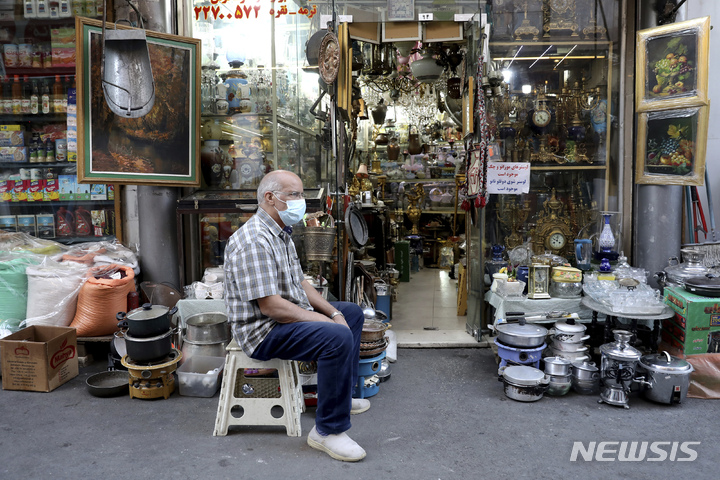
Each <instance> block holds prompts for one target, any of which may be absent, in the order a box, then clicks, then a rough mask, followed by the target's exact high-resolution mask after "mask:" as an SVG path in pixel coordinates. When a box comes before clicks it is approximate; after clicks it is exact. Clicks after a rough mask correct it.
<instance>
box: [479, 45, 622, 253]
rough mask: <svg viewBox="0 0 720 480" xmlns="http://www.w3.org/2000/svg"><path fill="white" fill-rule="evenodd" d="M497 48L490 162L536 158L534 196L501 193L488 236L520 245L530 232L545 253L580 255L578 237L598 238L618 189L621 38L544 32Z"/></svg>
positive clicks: (490, 88) (490, 83)
mask: <svg viewBox="0 0 720 480" xmlns="http://www.w3.org/2000/svg"><path fill="white" fill-rule="evenodd" d="M551 33H552V32H551ZM553 35H554V34H553ZM489 47H490V51H491V52H492V58H493V62H492V63H491V70H490V72H489V73H488V78H487V80H486V82H485V95H486V98H487V102H486V107H487V113H488V124H489V130H490V135H491V139H490V140H491V141H490V146H491V148H492V149H493V150H494V151H495V152H496V155H495V157H494V158H491V159H490V161H493V160H495V161H503V162H527V163H530V165H531V167H530V172H531V173H530V189H529V192H528V193H527V194H523V195H491V199H490V202H489V205H488V212H487V216H486V218H487V225H486V227H487V228H486V235H485V237H486V240H487V243H488V245H490V244H501V245H503V246H505V247H506V249H507V250H508V251H510V250H511V249H513V248H515V247H518V246H520V245H521V244H523V243H524V242H526V241H527V240H528V239H530V241H531V247H532V251H533V252H534V253H536V254H540V253H544V252H546V251H547V252H552V253H554V254H558V255H562V256H564V257H566V258H567V259H568V260H574V239H576V238H593V239H594V238H595V237H596V236H597V235H596V234H597V233H598V232H596V225H597V223H598V222H597V220H598V217H599V214H600V212H601V211H603V210H608V208H610V202H611V198H612V197H613V196H614V195H616V192H615V189H614V187H613V184H612V182H611V171H612V170H611V169H612V164H613V155H612V148H613V145H614V144H613V143H612V140H613V139H612V138H611V137H612V133H613V127H612V123H611V108H609V107H608V105H610V104H612V102H613V101H614V97H613V94H614V92H613V61H612V59H613V44H612V42H609V41H604V40H581V39H570V40H569V41H568V40H557V41H556V40H544V39H543V40H541V41H522V40H520V41H517V40H516V41H509V42H492V41H491V42H490V43H489ZM493 147H494V148H493Z"/></svg>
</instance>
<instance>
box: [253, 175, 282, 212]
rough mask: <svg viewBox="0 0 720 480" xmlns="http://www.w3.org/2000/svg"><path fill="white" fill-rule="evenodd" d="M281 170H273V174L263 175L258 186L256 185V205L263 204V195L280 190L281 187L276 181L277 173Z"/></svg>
mask: <svg viewBox="0 0 720 480" xmlns="http://www.w3.org/2000/svg"><path fill="white" fill-rule="evenodd" d="M281 171H282V170H275V171H274V172H270V173H268V174H267V175H265V176H264V177H263V178H262V180H260V185H258V189H257V202H258V205H259V204H262V203H265V194H266V193H267V192H277V191H279V190H282V188H283V185H282V183H280V181H279V180H278V175H277V174H278V173H279V172H281Z"/></svg>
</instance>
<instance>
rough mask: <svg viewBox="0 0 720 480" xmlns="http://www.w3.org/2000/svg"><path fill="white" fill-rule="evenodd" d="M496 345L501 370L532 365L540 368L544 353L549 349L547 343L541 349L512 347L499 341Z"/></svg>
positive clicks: (496, 340) (496, 341)
mask: <svg viewBox="0 0 720 480" xmlns="http://www.w3.org/2000/svg"><path fill="white" fill-rule="evenodd" d="M495 345H497V347H498V356H499V357H500V368H502V367H505V366H507V365H530V366H532V367H535V368H540V358H541V357H542V351H543V350H545V347H547V344H545V343H543V344H542V345H540V346H539V347H532V348H520V347H511V346H510V345H505V344H504V343H502V342H501V341H499V340H498V339H495Z"/></svg>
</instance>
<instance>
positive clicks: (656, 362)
mask: <svg viewBox="0 0 720 480" xmlns="http://www.w3.org/2000/svg"><path fill="white" fill-rule="evenodd" d="M639 365H640V371H642V372H643V373H644V374H645V381H644V382H643V381H641V382H640V383H641V384H642V385H643V386H644V388H643V389H642V395H643V396H644V397H645V398H647V399H648V400H652V401H653V402H658V403H667V404H673V403H682V401H683V400H685V397H686V396H687V391H688V387H689V386H690V374H691V373H692V372H693V370H694V369H693V366H692V365H690V363H688V362H687V361H685V360H683V359H681V358H678V357H673V356H672V355H670V354H669V353H668V352H665V351H663V352H662V353H653V354H650V355H644V356H643V357H641V358H640V362H639Z"/></svg>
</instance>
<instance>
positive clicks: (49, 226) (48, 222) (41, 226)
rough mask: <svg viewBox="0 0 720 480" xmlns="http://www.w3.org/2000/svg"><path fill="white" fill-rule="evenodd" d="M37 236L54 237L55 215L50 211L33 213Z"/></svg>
mask: <svg viewBox="0 0 720 480" xmlns="http://www.w3.org/2000/svg"><path fill="white" fill-rule="evenodd" d="M35 224H36V225H37V236H38V238H55V216H54V215H53V214H52V213H38V214H37V215H35Z"/></svg>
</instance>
